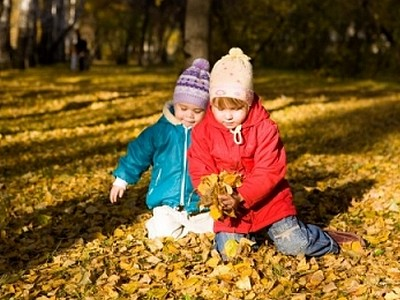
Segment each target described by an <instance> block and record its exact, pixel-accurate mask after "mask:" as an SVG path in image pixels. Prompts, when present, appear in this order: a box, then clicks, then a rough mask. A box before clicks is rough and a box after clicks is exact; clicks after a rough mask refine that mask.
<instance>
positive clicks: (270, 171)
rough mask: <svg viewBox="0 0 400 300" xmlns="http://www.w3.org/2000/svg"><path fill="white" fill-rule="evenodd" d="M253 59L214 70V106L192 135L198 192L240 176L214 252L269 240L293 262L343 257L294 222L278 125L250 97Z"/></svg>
mask: <svg viewBox="0 0 400 300" xmlns="http://www.w3.org/2000/svg"><path fill="white" fill-rule="evenodd" d="M249 60H250V58H249V57H248V56H247V55H245V54H244V53H243V52H242V50H241V49H239V48H232V49H231V50H230V51H229V54H228V55H225V56H224V57H222V58H221V59H220V60H219V61H218V62H217V63H216V64H215V65H214V67H213V69H212V71H211V75H210V100H211V102H210V106H209V107H208V111H207V113H206V116H205V118H204V119H203V120H202V122H200V123H199V125H197V126H196V127H195V128H194V129H193V132H192V145H191V147H190V148H189V152H188V159H189V172H190V175H191V178H192V181H193V184H194V186H195V187H198V185H199V183H200V181H201V179H202V177H203V176H207V175H210V174H212V173H214V174H219V173H221V172H222V171H227V172H236V173H240V174H241V175H242V178H243V182H242V185H241V186H240V187H238V188H237V189H236V190H235V192H234V193H233V194H232V195H219V201H220V203H222V205H223V209H224V210H226V211H231V210H234V211H235V212H236V213H235V214H236V217H229V216H225V217H224V218H222V219H219V220H216V221H215V223H214V231H215V233H216V235H215V246H216V249H217V250H218V251H219V252H220V253H221V254H222V257H224V258H226V256H225V250H224V246H225V243H226V242H227V241H228V240H232V239H233V240H236V241H239V240H240V239H241V238H242V237H246V238H251V237H254V236H255V234H260V235H261V234H263V235H264V236H265V234H267V235H268V236H269V237H270V238H271V240H272V241H273V242H274V244H275V246H276V247H277V249H278V250H279V251H280V252H282V253H284V254H288V255H298V254H304V255H307V256H321V255H324V254H326V253H338V252H339V246H338V243H337V242H336V241H335V240H334V239H333V237H334V236H330V235H329V234H327V232H325V231H323V230H321V228H319V227H317V226H315V225H311V224H304V223H303V222H301V221H300V220H299V219H298V218H297V217H296V214H297V213H296V208H295V207H294V205H293V202H292V193H291V190H290V187H289V184H288V182H287V181H286V179H285V173H286V153H285V149H284V147H283V144H282V141H281V139H280V136H279V132H278V127H277V125H276V124H275V123H274V122H273V121H272V120H271V119H270V117H269V114H268V112H267V111H266V110H265V109H264V107H263V106H262V104H261V102H260V100H259V99H258V96H257V95H256V94H255V93H254V92H253V72H252V65H251V64H250V62H249Z"/></svg>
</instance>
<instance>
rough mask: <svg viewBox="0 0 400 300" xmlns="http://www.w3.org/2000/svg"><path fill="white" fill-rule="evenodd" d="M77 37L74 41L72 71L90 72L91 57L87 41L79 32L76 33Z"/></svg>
mask: <svg viewBox="0 0 400 300" xmlns="http://www.w3.org/2000/svg"><path fill="white" fill-rule="evenodd" d="M75 34H76V37H75V39H74V42H73V45H72V49H71V70H73V71H75V70H78V68H79V71H85V70H89V64H90V57H89V49H88V46H87V41H86V40H85V39H83V38H82V37H81V34H80V32H79V30H76V31H75Z"/></svg>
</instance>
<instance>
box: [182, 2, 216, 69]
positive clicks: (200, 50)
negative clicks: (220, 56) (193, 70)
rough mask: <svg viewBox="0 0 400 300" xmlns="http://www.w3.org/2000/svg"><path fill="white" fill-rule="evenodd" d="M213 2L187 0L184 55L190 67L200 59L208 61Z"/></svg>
mask: <svg viewBox="0 0 400 300" xmlns="http://www.w3.org/2000/svg"><path fill="white" fill-rule="evenodd" d="M210 7H211V0H187V2H186V17H185V32H184V53H185V60H186V61H185V64H186V66H189V65H190V64H191V63H192V61H193V60H194V59H196V58H198V57H203V58H205V59H208V42H209V33H210V32H209V28H210V26H209V19H210Z"/></svg>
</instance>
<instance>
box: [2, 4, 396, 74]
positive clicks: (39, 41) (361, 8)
mask: <svg viewBox="0 0 400 300" xmlns="http://www.w3.org/2000/svg"><path fill="white" fill-rule="evenodd" d="M187 1H193V2H196V1H200V2H201V1H204V0H186V1H185V0H117V1H104V0H68V1H64V0H43V1H38V0H1V1H0V15H1V18H0V68H8V67H10V66H14V67H18V68H26V67H32V66H35V65H37V64H38V63H39V64H54V63H59V62H65V61H68V60H69V54H70V48H71V43H72V40H73V30H74V29H76V28H79V29H80V30H81V33H82V36H83V37H84V38H85V39H86V40H88V42H89V46H90V50H91V55H92V58H93V59H97V60H111V61H114V62H116V63H118V64H138V65H142V66H147V65H167V64H175V65H176V66H182V64H183V61H184V59H185V58H186V57H187V55H188V53H186V52H185V51H184V47H185V42H186V38H187V37H185V34H184V33H185V32H188V31H185V16H192V15H194V16H197V15H199V13H198V12H197V13H196V12H192V13H191V14H189V13H188V12H187V11H186V2H187ZM207 1H211V9H210V11H209V13H208V14H204V15H201V16H200V17H201V18H206V19H208V20H209V24H210V35H209V39H208V40H206V41H203V43H205V44H206V46H207V47H208V48H209V52H208V53H209V55H208V54H207V55H208V57H207V58H209V59H210V60H211V62H215V61H216V60H217V59H219V58H220V57H221V55H223V54H225V53H226V52H227V51H228V49H229V48H230V47H232V46H239V47H242V48H243V49H244V50H245V52H246V53H248V54H249V55H250V56H251V57H252V58H254V63H256V64H257V65H259V66H264V67H265V66H267V67H274V68H290V69H306V70H318V71H319V73H320V74H328V75H329V74H330V75H332V74H333V75H340V76H356V75H363V76H368V77H371V76H374V75H376V74H378V73H387V72H392V73H396V74H397V72H398V69H399V67H400V57H399V55H400V48H399V44H400V43H399V42H400V30H399V28H400V20H399V18H398V16H397V15H398V11H399V10H400V2H399V1H396V0H381V1H373V0H354V1H346V0H339V1H338V0H326V1H323V2H321V1H319V0H298V1H292V0H248V1H240V0H207ZM7 19H8V20H9V22H7V21H6V20H7ZM186 29H188V28H186ZM193 30H195V29H193ZM189 32H190V28H189Z"/></svg>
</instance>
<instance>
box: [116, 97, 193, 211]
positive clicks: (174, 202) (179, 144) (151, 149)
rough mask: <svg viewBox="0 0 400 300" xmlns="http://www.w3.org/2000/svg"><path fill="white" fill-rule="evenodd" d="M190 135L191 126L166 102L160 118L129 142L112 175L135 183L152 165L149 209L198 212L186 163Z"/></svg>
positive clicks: (148, 197) (147, 202) (147, 200)
mask: <svg viewBox="0 0 400 300" xmlns="http://www.w3.org/2000/svg"><path fill="white" fill-rule="evenodd" d="M190 136H191V129H190V128H186V127H185V126H183V125H182V124H181V122H180V121H179V120H177V119H176V118H175V116H174V112H173V105H172V103H171V102H168V103H166V104H165V106H164V109H163V115H162V116H161V117H160V119H159V120H158V121H157V122H156V123H155V124H154V125H152V126H150V127H147V128H146V129H145V130H144V131H143V132H142V133H141V134H140V135H139V136H138V137H137V138H136V139H134V140H133V141H131V142H130V143H129V144H128V150H127V153H126V155H125V156H123V157H121V158H120V160H119V163H118V166H117V168H116V169H115V171H114V172H113V175H114V176H115V177H118V178H121V179H123V180H125V181H126V182H127V183H128V184H135V183H136V182H137V181H138V180H139V179H140V177H141V176H142V174H143V172H145V171H147V170H148V169H149V168H150V167H151V168H152V169H151V179H150V184H149V188H148V192H147V196H146V205H147V207H148V208H150V209H153V208H155V207H157V206H161V205H168V206H170V207H172V208H182V209H184V210H186V211H187V212H189V213H195V212H198V211H199V207H198V202H199V197H198V195H197V194H196V192H195V190H194V187H193V185H192V182H191V180H190V177H189V173H188V165H187V155H186V154H187V149H188V147H189V145H190V142H191V141H190Z"/></svg>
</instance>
